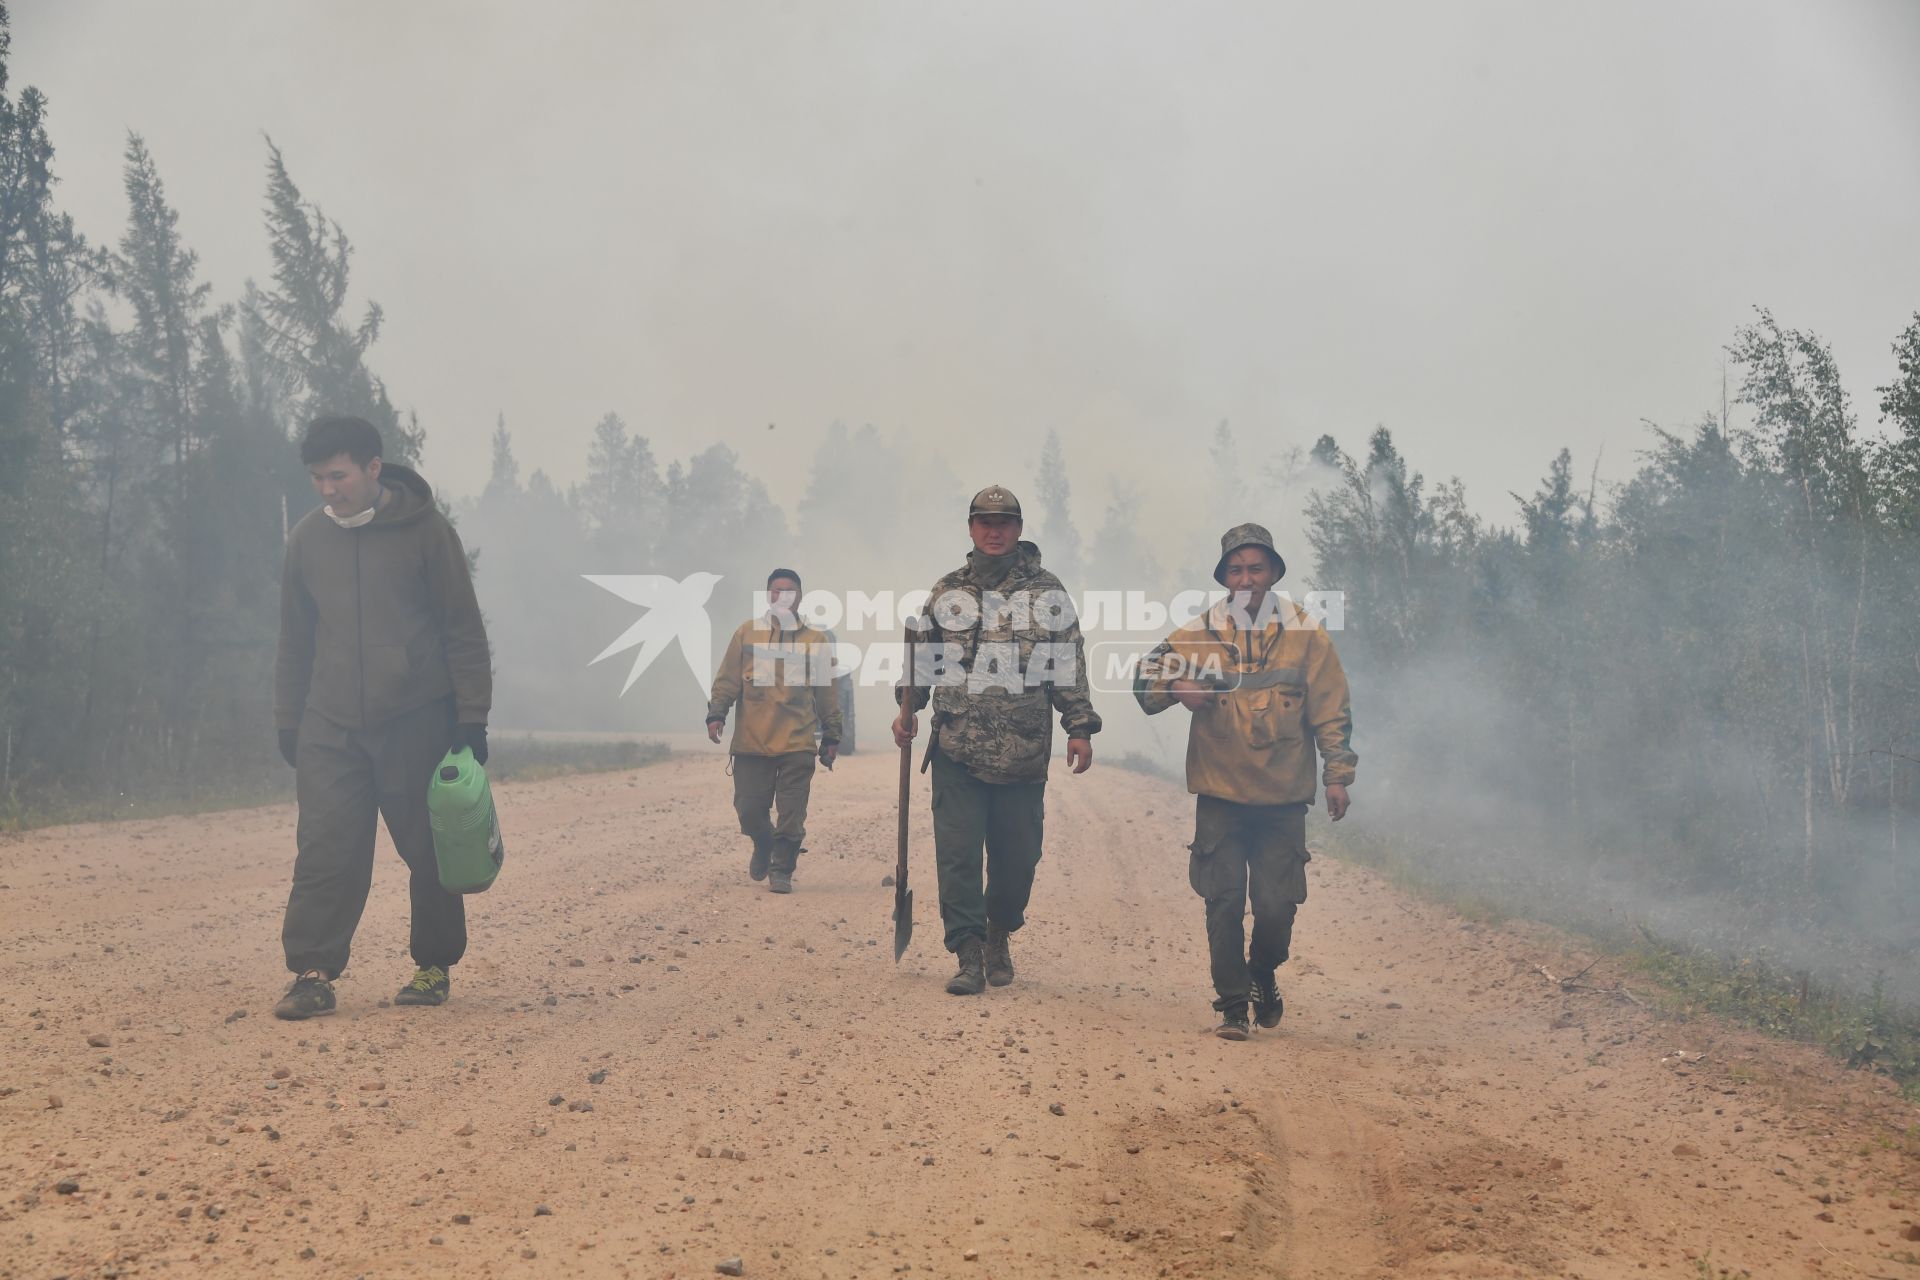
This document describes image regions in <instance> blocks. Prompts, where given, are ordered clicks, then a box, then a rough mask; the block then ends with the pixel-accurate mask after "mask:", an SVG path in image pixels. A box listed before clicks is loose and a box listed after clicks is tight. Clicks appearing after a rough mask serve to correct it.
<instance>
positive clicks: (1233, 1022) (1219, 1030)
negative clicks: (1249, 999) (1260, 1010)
mask: <svg viewBox="0 0 1920 1280" xmlns="http://www.w3.org/2000/svg"><path fill="white" fill-rule="evenodd" d="M1251 1030H1252V1028H1250V1027H1249V1026H1248V1024H1247V1006H1245V1005H1244V1004H1236V1005H1234V1006H1233V1007H1232V1008H1231V1009H1225V1010H1222V1011H1221V1014H1220V1025H1219V1026H1217V1027H1215V1028H1214V1029H1213V1034H1215V1035H1217V1036H1219V1037H1220V1038H1221V1039H1222V1040H1245V1039H1246V1038H1247V1035H1248V1034H1249V1032H1250V1031H1251Z"/></svg>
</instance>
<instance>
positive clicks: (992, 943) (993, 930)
mask: <svg viewBox="0 0 1920 1280" xmlns="http://www.w3.org/2000/svg"><path fill="white" fill-rule="evenodd" d="M1011 936H1012V935H1011V934H1009V933H1008V932H1007V931H1006V930H1005V929H1002V928H1000V927H999V926H998V925H991V924H990V925H988V926H987V981H988V982H990V983H992V984H993V985H994V986H996V987H1004V986H1006V985H1007V984H1008V983H1009V982H1012V981H1013V953H1012V952H1011V951H1009V950H1008V949H1007V939H1008V938H1009V937H1011Z"/></svg>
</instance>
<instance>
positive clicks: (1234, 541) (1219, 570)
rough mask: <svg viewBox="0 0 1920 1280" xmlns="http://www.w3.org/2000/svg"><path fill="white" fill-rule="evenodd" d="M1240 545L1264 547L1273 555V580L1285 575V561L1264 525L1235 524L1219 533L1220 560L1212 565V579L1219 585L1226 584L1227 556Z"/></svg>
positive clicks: (1276, 580)
mask: <svg viewBox="0 0 1920 1280" xmlns="http://www.w3.org/2000/svg"><path fill="white" fill-rule="evenodd" d="M1242 547H1264V548H1265V549H1266V552H1267V554H1268V555H1270V556H1272V557H1273V580H1274V581H1275V582H1278V581H1280V579H1282V578H1284V577H1286V576H1287V562H1286V561H1285V560H1283V559H1281V558H1280V553H1279V552H1278V551H1276V550H1274V546H1273V535H1272V534H1270V533H1268V532H1267V531H1266V528H1265V526H1263V525H1257V524H1237V525H1235V526H1233V528H1231V529H1229V530H1227V531H1226V532H1225V533H1224V534H1222V535H1220V562H1219V563H1218V564H1216V565H1214V566H1213V580H1214V581H1215V582H1217V583H1219V584H1220V585H1221V586H1223V587H1224V586H1226V585H1227V557H1228V556H1230V555H1232V554H1233V553H1234V552H1236V551H1238V550H1239V549H1240V548H1242Z"/></svg>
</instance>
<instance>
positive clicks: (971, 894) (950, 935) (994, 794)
mask: <svg viewBox="0 0 1920 1280" xmlns="http://www.w3.org/2000/svg"><path fill="white" fill-rule="evenodd" d="M1046 796H1047V784H1046V783H1045V782H982V781H980V779H978V778H976V777H974V776H973V774H971V773H969V772H968V771H967V767H966V766H965V765H963V764H959V763H957V762H955V761H954V760H951V759H949V758H948V757H947V754H946V753H945V752H944V751H941V750H940V749H939V748H938V747H936V748H935V749H934V752H933V857H934V863H935V865H936V867H937V869H938V870H939V872H940V920H941V923H942V924H944V925H945V926H946V933H947V937H946V943H947V950H949V951H958V950H959V949H960V943H961V942H962V941H964V940H965V939H967V938H985V937H986V936H987V925H988V924H989V923H991V924H993V925H994V926H995V927H997V928H1001V929H1005V930H1006V931H1007V932H1008V933H1012V932H1014V931H1015V930H1017V929H1018V928H1019V927H1020V926H1021V925H1023V924H1025V923H1026V920H1027V901H1028V899H1030V898H1031V897H1032V896H1033V875H1034V872H1035V871H1036V870H1037V869H1038V868H1039V866H1040V845H1041V839H1042V837H1043V835H1044V834H1045V828H1046V813H1047V804H1046ZM983 845H984V846H985V850H986V857H985V859H984V862H983V860H982V858H981V848H982V846H983ZM983 871H984V872H985V875H986V886H985V888H984V889H983V888H982V887H981V873H982V872H983Z"/></svg>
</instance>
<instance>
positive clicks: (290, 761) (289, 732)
mask: <svg viewBox="0 0 1920 1280" xmlns="http://www.w3.org/2000/svg"><path fill="white" fill-rule="evenodd" d="M299 750H300V731H299V730H298V729H282V730H281V731H280V758H281V759H282V760H285V761H286V762H287V768H289V769H292V768H295V767H296V766H295V765H294V758H295V756H296V754H297V753H298V752H299Z"/></svg>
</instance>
